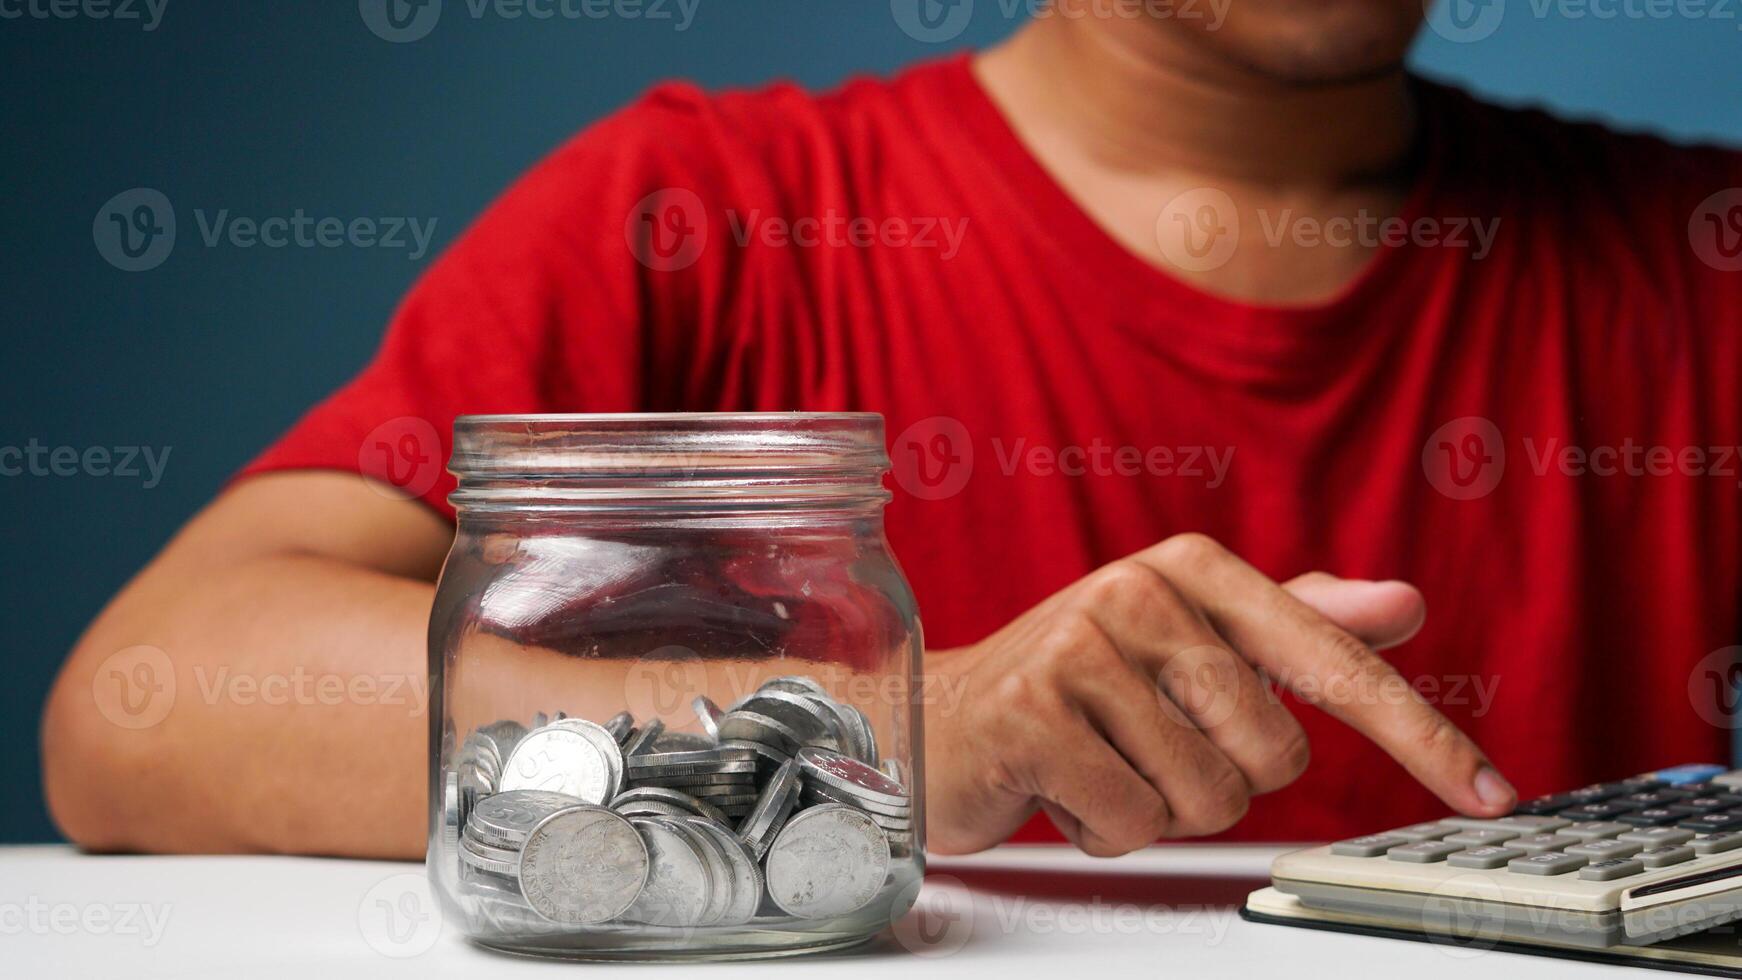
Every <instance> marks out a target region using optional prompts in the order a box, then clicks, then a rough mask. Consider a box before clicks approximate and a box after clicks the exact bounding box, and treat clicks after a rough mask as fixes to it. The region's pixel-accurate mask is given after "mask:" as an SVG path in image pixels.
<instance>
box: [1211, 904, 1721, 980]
mask: <svg viewBox="0 0 1742 980" xmlns="http://www.w3.org/2000/svg"><path fill="white" fill-rule="evenodd" d="M1240 918H1242V919H1244V920H1246V921H1247V922H1257V923H1260V924H1262V925H1275V926H1294V927H1295V928H1298V929H1317V930H1319V931H1321V932H1346V933H1351V934H1353V935H1357V936H1374V937H1378V938H1382V939H1405V940H1408V941H1410V942H1413V943H1437V942H1438V940H1437V939H1436V937H1434V936H1430V935H1428V934H1427V933H1425V932H1417V931H1414V930H1410V929H1394V928H1391V927H1389V926H1372V925H1357V924H1355V923H1348V922H1329V921H1326V920H1323V919H1311V918H1306V917H1301V916H1281V915H1271V914H1269V913H1267V912H1255V911H1253V910H1252V909H1251V908H1250V907H1249V906H1247V905H1244V904H1242V905H1241V906H1240ZM1484 947H1485V948H1489V949H1494V950H1498V951H1500V952H1502V953H1523V954H1524V955H1526V956H1546V957H1549V958H1551V959H1557V960H1577V961H1579V962H1583V963H1608V964H1613V965H1615V966H1633V967H1639V968H1642V969H1646V970H1669V971H1672V972H1675V973H1696V974H1699V975H1701V976H1707V977H1737V978H1742V967H1722V966H1713V965H1710V964H1705V963H1685V962H1677V961H1675V960H1669V959H1659V958H1656V957H1645V956H1636V955H1634V954H1631V953H1614V952H1609V951H1607V950H1601V949H1580V948H1576V947H1560V946H1554V947H1550V946H1532V945H1530V944H1527V943H1515V942H1507V941H1505V940H1497V941H1494V942H1491V943H1485V944H1484Z"/></svg>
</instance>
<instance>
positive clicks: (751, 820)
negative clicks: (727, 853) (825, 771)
mask: <svg viewBox="0 0 1742 980" xmlns="http://www.w3.org/2000/svg"><path fill="white" fill-rule="evenodd" d="M798 796H799V779H798V763H797V762H794V761H792V760H790V759H789V760H787V762H786V765H783V766H781V767H780V771H778V772H776V773H775V774H774V778H773V779H770V780H769V781H768V785H767V786H764V787H763V788H762V796H761V797H760V798H759V799H757V801H756V805H755V807H753V808H752V809H751V810H750V813H749V814H748V815H746V816H745V817H744V822H743V823H741V824H739V826H738V836H739V838H741V839H742V840H743V841H744V843H745V845H746V846H748V847H749V848H750V852H751V853H752V854H754V855H755V856H756V859H757V860H759V861H760V860H761V859H762V856H763V855H764V854H767V853H768V845H770V844H771V843H773V842H774V837H775V835H776V834H778V833H780V829H781V826H782V825H783V824H784V823H785V821H786V819H787V817H788V816H790V815H791V813H792V809H793V807H794V806H796V805H797V804H798Z"/></svg>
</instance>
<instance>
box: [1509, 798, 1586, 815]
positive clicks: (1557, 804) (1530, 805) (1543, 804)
mask: <svg viewBox="0 0 1742 980" xmlns="http://www.w3.org/2000/svg"><path fill="white" fill-rule="evenodd" d="M1578 802H1580V801H1579V800H1575V799H1573V797H1572V794H1570V793H1556V794H1554V795H1553V796H1539V797H1537V798H1536V799H1534V800H1525V801H1524V802H1523V803H1520V804H1518V807H1517V808H1516V809H1514V810H1513V811H1512V813H1513V816H1521V817H1528V816H1547V815H1548V814H1551V813H1559V812H1560V811H1562V810H1564V809H1566V808H1567V807H1569V806H1572V805H1573V804H1574V803H1578Z"/></svg>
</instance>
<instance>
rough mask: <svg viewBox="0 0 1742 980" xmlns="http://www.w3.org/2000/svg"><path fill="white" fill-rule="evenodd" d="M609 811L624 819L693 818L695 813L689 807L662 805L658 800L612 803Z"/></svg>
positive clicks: (673, 804) (672, 804)
mask: <svg viewBox="0 0 1742 980" xmlns="http://www.w3.org/2000/svg"><path fill="white" fill-rule="evenodd" d="M611 809H612V810H615V811H616V812H618V813H621V814H622V815H624V816H625V817H693V816H695V815H696V814H695V811H694V810H691V809H690V808H689V807H684V806H678V805H677V804H675V803H663V802H661V801H659V800H630V801H629V802H628V803H613V804H611Z"/></svg>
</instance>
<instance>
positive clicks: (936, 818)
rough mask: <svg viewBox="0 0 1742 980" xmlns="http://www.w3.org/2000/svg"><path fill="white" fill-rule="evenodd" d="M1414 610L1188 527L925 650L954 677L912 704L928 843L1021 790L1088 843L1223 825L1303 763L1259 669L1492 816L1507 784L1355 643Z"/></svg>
mask: <svg viewBox="0 0 1742 980" xmlns="http://www.w3.org/2000/svg"><path fill="white" fill-rule="evenodd" d="M1423 616H1424V609H1423V604H1422V599H1421V596H1420V594H1419V593H1417V592H1416V591H1415V589H1414V588H1412V587H1410V586H1407V585H1404V584H1402V583H1397V582H1390V583H1380V582H1354V581H1343V580H1340V579H1336V578H1334V577H1332V576H1329V575H1324V574H1321V573H1315V574H1311V575H1306V576H1302V577H1301V578H1298V579H1295V580H1294V581H1292V582H1290V583H1288V584H1287V585H1286V586H1282V585H1278V584H1277V583H1275V582H1273V581H1271V580H1270V579H1268V578H1266V577H1265V576H1264V575H1263V574H1261V573H1259V572H1258V570H1257V569H1254V568H1253V567H1252V566H1251V565H1248V564H1247V563H1246V562H1244V561H1242V560H1240V558H1238V557H1236V556H1235V555H1233V554H1232V553H1230V552H1229V551H1228V550H1227V549H1225V548H1223V547H1222V546H1220V545H1218V544H1217V543H1216V542H1215V541H1212V540H1211V539H1209V538H1207V537H1204V536H1202V535H1197V534H1185V535H1180V536H1178V537H1173V538H1169V539H1168V540H1166V541H1163V542H1162V543H1160V544H1158V545H1155V546H1154V547H1152V548H1149V549H1147V550H1145V551H1142V552H1139V553H1138V554H1135V555H1132V556H1131V557H1129V558H1125V559H1123V560H1121V561H1117V562H1114V563H1113V564H1111V565H1108V566H1106V567H1104V568H1102V569H1100V570H1098V571H1096V572H1095V573H1094V574H1092V575H1090V576H1088V577H1087V578H1084V579H1082V580H1081V581H1079V582H1077V583H1075V584H1074V585H1072V586H1070V587H1069V588H1067V589H1065V590H1064V591H1062V592H1059V593H1058V594H1056V595H1054V596H1052V597H1051V598H1049V599H1047V600H1046V601H1045V602H1042V603H1041V604H1040V605H1038V606H1036V607H1035V608H1034V609H1032V610H1030V611H1029V612H1027V613H1025V614H1024V615H1023V616H1022V617H1021V618H1019V619H1017V620H1016V621H1015V622H1013V623H1011V624H1010V625H1009V626H1006V627H1005V628H1004V629H1002V630H1000V631H998V632H997V633H995V634H993V635H992V636H990V637H988V638H987V639H986V640H984V641H982V642H980V643H978V644H976V645H974V646H972V647H967V648H964V649H960V650H953V651H943V652H938V653H935V654H932V655H929V656H928V660H927V665H926V669H927V670H928V671H935V672H940V673H945V674H949V675H952V678H961V679H962V680H963V681H965V683H966V689H967V692H968V696H967V697H965V698H963V699H962V702H961V705H960V707H959V708H957V709H956V710H955V711H954V712H951V713H949V714H933V715H928V716H927V718H926V743H927V749H928V751H927V753H926V758H927V761H928V764H927V769H928V771H927V774H926V793H927V822H928V827H927V830H928V834H929V840H930V844H931V846H932V847H933V848H934V849H935V850H937V851H940V852H942V853H946V854H948V853H965V852H969V851H976V850H980V849H982V848H985V847H990V846H991V845H993V844H996V843H998V842H999V841H1002V840H1003V839H1004V838H1006V837H1007V836H1009V835H1010V833H1011V832H1013V831H1014V830H1016V828H1017V827H1019V826H1020V825H1021V824H1022V823H1023V822H1024V821H1025V820H1027V819H1028V817H1029V816H1030V815H1031V814H1033V812H1034V811H1035V809H1036V808H1037V807H1038V808H1040V809H1043V810H1045V811H1046V813H1047V815H1048V816H1050V817H1051V818H1052V821H1053V822H1054V823H1055V824H1057V825H1058V827H1059V829H1060V830H1061V831H1062V832H1063V833H1064V834H1065V836H1066V837H1068V838H1070V839H1071V841H1072V842H1073V843H1075V844H1076V845H1077V846H1078V847H1080V848H1082V849H1083V850H1084V851H1086V852H1088V853H1090V854H1094V855H1102V856H1111V855H1116V854H1123V853H1125V852H1127V851H1132V850H1135V849H1137V848H1140V847H1144V846H1147V845H1149V844H1151V843H1153V842H1154V841H1155V840H1157V839H1158V838H1162V837H1192V836H1200V835H1204V834H1213V833H1216V832H1218V831H1221V830H1225V829H1227V828H1228V827H1230V826H1232V825H1233V824H1234V823H1235V822H1237V821H1238V820H1239V819H1240V818H1241V817H1242V816H1244V815H1245V813H1246V808H1247V803H1248V801H1249V800H1250V798H1251V797H1252V796H1253V795H1254V794H1257V793H1267V792H1271V791H1273V790H1277V789H1280V788H1282V787H1283V786H1286V785H1288V784H1289V783H1291V782H1293V781H1294V780H1295V779H1296V778H1297V777H1299V776H1300V774H1301V773H1302V772H1303V771H1304V770H1305V769H1306V765H1307V758H1308V747H1307V741H1306V735H1305V733H1304V732H1303V731H1302V730H1301V727H1300V724H1299V723H1298V722H1296V721H1295V719H1294V716H1293V715H1291V714H1289V712H1288V711H1287V709H1285V708H1284V707H1283V706H1282V705H1281V704H1280V702H1279V701H1278V700H1277V698H1276V697H1275V696H1274V694H1273V692H1272V691H1271V690H1270V689H1269V688H1268V687H1267V686H1266V685H1265V683H1264V682H1263V681H1262V680H1261V679H1260V674H1259V672H1260V671H1262V672H1263V673H1264V674H1265V675H1266V676H1267V677H1269V678H1271V679H1273V680H1275V681H1277V682H1280V683H1281V684H1283V685H1284V686H1286V687H1288V688H1289V689H1290V690H1292V691H1294V692H1295V693H1296V694H1297V695H1298V696H1300V697H1301V698H1302V699H1303V700H1305V701H1307V702H1308V703H1312V704H1315V705H1317V706H1318V707H1319V708H1321V709H1323V710H1325V711H1327V712H1329V713H1330V714H1332V715H1333V716H1335V717H1337V718H1338V719H1340V720H1342V721H1344V722H1346V723H1347V724H1349V725H1351V726H1353V727H1354V728H1355V729H1357V730H1358V731H1360V732H1361V733H1362V734H1364V735H1366V736H1367V737H1368V738H1371V739H1372V740H1373V741H1374V742H1376V743H1378V744H1379V746H1380V747H1382V748H1383V749H1385V751H1387V752H1388V753H1390V754H1391V756H1392V757H1393V758H1395V759H1397V760H1398V761H1399V762H1401V763H1402V764H1403V765H1404V767H1405V768H1407V769H1408V770H1409V772H1410V773H1411V774H1412V775H1414V776H1415V778H1416V779H1418V780H1420V781H1421V783H1422V784H1423V785H1425V786H1427V787H1428V788H1429V789H1431V790H1433V791H1434V792H1435V793H1436V794H1438V795H1439V797H1440V798H1441V799H1443V800H1445V801H1446V803H1448V804H1450V805H1451V806H1452V807H1454V808H1455V809H1457V810H1459V811H1461V812H1464V813H1468V814H1474V815H1482V816H1498V815H1500V814H1503V813H1505V812H1507V811H1508V810H1509V809H1510V808H1511V806H1512V805H1513V803H1514V802H1515V800H1516V794H1515V793H1514V792H1513V789H1512V787H1511V786H1510V785H1508V784H1507V782H1506V781H1505V779H1503V778H1502V777H1501V776H1500V774H1499V773H1498V772H1496V771H1495V770H1494V768H1493V767H1492V766H1490V765H1489V764H1488V762H1487V760H1486V759H1485V758H1484V757H1483V755H1482V752H1481V750H1480V749H1478V748H1477V747H1476V745H1475V744H1474V743H1473V742H1471V741H1470V739H1469V738H1468V737H1467V736H1465V735H1464V733H1463V732H1461V731H1459V730H1458V729H1457V727H1456V726H1454V725H1453V724H1452V723H1451V722H1450V721H1449V720H1447V719H1446V717H1445V716H1444V715H1442V714H1440V713H1439V712H1438V711H1436V710H1434V709H1433V708H1432V707H1429V706H1428V704H1427V703H1426V702H1424V701H1423V700H1421V699H1420V698H1419V697H1418V696H1417V695H1416V694H1415V692H1414V690H1413V689H1412V688H1410V687H1409V686H1408V685H1407V684H1406V683H1405V682H1404V681H1403V679H1402V678H1400V677H1399V676H1398V675H1397V674H1396V672H1395V671H1393V670H1392V669H1391V667H1390V665H1388V664H1387V663H1386V662H1385V661H1384V660H1382V659H1380V658H1379V657H1378V656H1377V655H1376V654H1375V653H1374V652H1373V651H1374V649H1375V648H1382V647H1386V646H1393V645H1396V644H1398V643H1401V642H1403V641H1404V640H1406V639H1408V638H1409V637H1410V636H1412V635H1413V634H1414V633H1415V631H1416V630H1417V629H1419V628H1420V626H1421V622H1422V619H1423Z"/></svg>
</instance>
